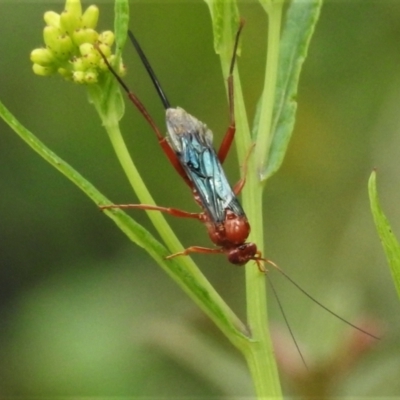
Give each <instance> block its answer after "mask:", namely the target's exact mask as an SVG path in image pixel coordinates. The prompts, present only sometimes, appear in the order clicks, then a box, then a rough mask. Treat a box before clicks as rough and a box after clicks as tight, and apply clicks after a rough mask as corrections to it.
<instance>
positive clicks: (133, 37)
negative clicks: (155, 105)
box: [128, 31, 171, 109]
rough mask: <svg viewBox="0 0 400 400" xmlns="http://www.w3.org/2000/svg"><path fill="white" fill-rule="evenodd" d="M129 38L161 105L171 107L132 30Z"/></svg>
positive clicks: (129, 32)
mask: <svg viewBox="0 0 400 400" xmlns="http://www.w3.org/2000/svg"><path fill="white" fill-rule="evenodd" d="M128 35H129V39H131V42H132V44H133V46H134V47H135V49H136V51H137V53H138V54H139V57H140V59H141V60H142V63H143V65H144V67H145V68H146V71H147V73H148V74H149V76H150V79H151V81H152V82H153V85H154V87H155V88H156V90H157V93H158V95H159V97H160V99H161V101H162V103H163V106H164V108H165V109H168V108H171V104H170V102H169V101H168V98H167V96H166V94H165V92H164V90H163V89H162V87H161V84H160V82H159V81H158V79H157V76H156V74H155V73H154V71H153V68H152V67H151V65H150V63H149V60H148V59H147V57H146V55H145V54H144V52H143V50H142V48H141V47H140V44H139V42H138V41H137V40H136V38H135V36H134V35H133V33H132V31H128Z"/></svg>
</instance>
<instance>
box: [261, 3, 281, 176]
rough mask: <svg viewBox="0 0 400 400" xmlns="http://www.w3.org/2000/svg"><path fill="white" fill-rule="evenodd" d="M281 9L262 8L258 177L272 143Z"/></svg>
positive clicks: (272, 7) (263, 168)
mask: <svg viewBox="0 0 400 400" xmlns="http://www.w3.org/2000/svg"><path fill="white" fill-rule="evenodd" d="M282 7H283V1H273V2H272V3H271V4H270V5H269V6H268V7H267V6H264V8H265V10H266V11H267V13H268V17H269V19H268V21H269V24H268V47H267V62H266V67H265V78H264V88H263V93H262V96H261V99H262V100H261V110H260V121H259V124H258V131H257V133H256V143H257V145H256V150H255V158H256V161H257V172H258V173H259V175H260V177H261V175H262V173H263V171H264V170H265V165H266V164H267V158H268V154H269V149H270V146H271V141H272V137H271V134H272V132H271V128H272V117H273V111H274V102H275V88H276V82H277V75H278V63H279V43H280V33H281V20H282Z"/></svg>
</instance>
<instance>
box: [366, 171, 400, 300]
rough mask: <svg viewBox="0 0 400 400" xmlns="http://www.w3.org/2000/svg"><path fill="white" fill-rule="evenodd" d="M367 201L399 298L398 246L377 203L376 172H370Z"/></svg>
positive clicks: (399, 269)
mask: <svg viewBox="0 0 400 400" xmlns="http://www.w3.org/2000/svg"><path fill="white" fill-rule="evenodd" d="M368 192H369V201H370V205H371V211H372V215H373V217H374V222H375V226H376V230H377V231H378V235H379V238H380V239H381V243H382V246H383V250H384V251H385V254H386V258H387V261H388V264H389V267H390V271H391V273H392V278H393V282H394V285H395V287H396V290H397V294H398V296H399V299H400V246H399V242H398V241H397V239H396V236H395V235H394V234H393V231H392V228H391V227H390V224H389V221H388V220H387V218H386V216H385V214H384V213H383V211H382V208H381V206H380V204H379V199H378V193H377V190H376V172H375V171H374V172H372V174H371V176H370V178H369V182H368Z"/></svg>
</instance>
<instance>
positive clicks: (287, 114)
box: [253, 0, 322, 180]
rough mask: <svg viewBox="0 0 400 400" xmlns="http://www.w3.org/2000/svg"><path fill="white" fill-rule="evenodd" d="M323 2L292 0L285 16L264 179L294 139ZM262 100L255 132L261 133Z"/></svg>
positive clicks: (318, 0) (258, 109)
mask: <svg viewBox="0 0 400 400" xmlns="http://www.w3.org/2000/svg"><path fill="white" fill-rule="evenodd" d="M321 6H322V0H307V1H305V0H293V1H292V3H291V4H290V7H289V9H288V11H287V14H286V19H285V24H284V28H283V32H282V38H281V42H280V52H279V64H278V77H277V86H276V92H275V102H274V103H275V104H274V111H273V119H272V127H271V132H272V136H271V137H272V140H271V145H270V148H269V152H268V154H267V160H266V164H265V167H264V170H263V171H261V172H260V177H261V179H263V180H265V179H267V178H269V177H270V176H272V175H273V174H274V173H275V172H276V171H277V170H278V169H279V167H280V166H281V164H282V161H283V158H284V155H285V153H286V150H287V147H288V144H289V140H290V138H291V135H292V132H293V127H294V123H295V117H296V109H297V102H296V96H297V87H298V83H299V76H300V72H301V68H302V65H303V62H304V60H305V58H306V55H307V50H308V45H309V43H310V39H311V36H312V34H313V32H314V28H315V25H316V23H317V20H318V17H319V13H320V9H321ZM260 107H261V100H260V101H259V103H258V106H257V111H256V117H255V122H254V126H253V132H257V131H258V124H259V120H260Z"/></svg>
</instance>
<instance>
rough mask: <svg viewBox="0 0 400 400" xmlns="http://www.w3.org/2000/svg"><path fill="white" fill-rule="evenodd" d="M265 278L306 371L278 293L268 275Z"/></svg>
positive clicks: (301, 354)
mask: <svg viewBox="0 0 400 400" xmlns="http://www.w3.org/2000/svg"><path fill="white" fill-rule="evenodd" d="M265 276H266V277H267V281H268V283H269V285H270V286H271V289H272V292H273V294H274V297H275V299H276V302H277V303H278V306H279V309H280V311H281V314H282V316H283V319H284V320H285V324H286V326H287V328H288V330H289V333H290V336H291V337H292V340H293V342H294V345H295V346H296V349H297V352H298V353H299V355H300V358H301V361H303V364H304V366H305V367H306V369H308V366H307V363H306V360H305V359H304V356H303V353H302V352H301V350H300V346H299V344H298V343H297V340H296V338H295V336H294V333H293V330H292V327H291V326H290V324H289V320H288V319H287V316H286V314H285V311H284V310H283V306H282V303H281V300H280V299H279V296H278V293H277V292H276V290H275V287H274V285H273V284H272V281H271V279H270V277H269V276H268V274H265Z"/></svg>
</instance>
